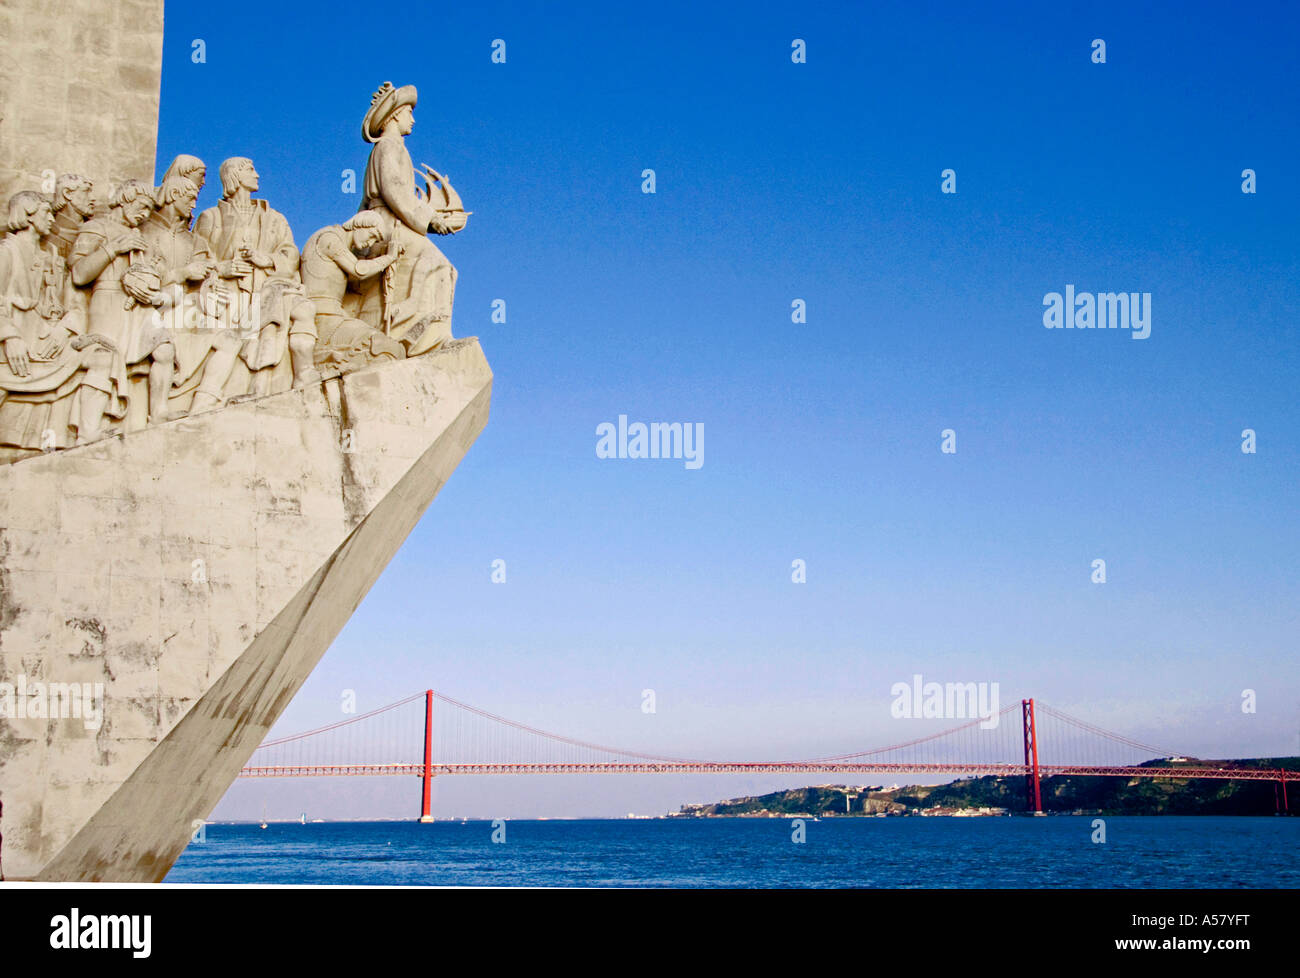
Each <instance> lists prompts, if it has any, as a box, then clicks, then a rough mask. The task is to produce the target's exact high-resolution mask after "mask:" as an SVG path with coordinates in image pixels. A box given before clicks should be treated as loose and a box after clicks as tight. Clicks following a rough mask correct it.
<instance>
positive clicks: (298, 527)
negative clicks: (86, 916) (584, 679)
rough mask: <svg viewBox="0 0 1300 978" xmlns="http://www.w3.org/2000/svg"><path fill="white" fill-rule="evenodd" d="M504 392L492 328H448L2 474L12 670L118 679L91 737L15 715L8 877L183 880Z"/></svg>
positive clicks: (4, 742) (2, 557)
mask: <svg viewBox="0 0 1300 978" xmlns="http://www.w3.org/2000/svg"><path fill="white" fill-rule="evenodd" d="M491 390H492V373H491V370H490V369H489V367H488V364H487V361H486V360H485V358H484V357H483V353H482V351H481V349H480V348H479V345H478V342H477V340H474V339H467V340H454V341H452V342H451V343H450V344H448V345H447V346H445V347H444V348H441V349H438V350H435V351H433V352H430V353H427V354H424V355H422V356H418V357H414V358H411V359H408V360H400V361H396V362H393V363H389V364H383V365H378V366H374V367H372V368H369V369H367V370H363V371H359V372H356V373H352V374H347V375H345V376H343V377H341V378H334V379H331V380H327V381H324V382H323V383H315V384H312V385H309V386H308V387H305V388H302V389H295V390H290V391H286V392H284V393H280V394H274V395H270V396H267V397H264V398H260V399H257V400H251V401H246V402H243V403H238V404H234V405H231V406H229V407H226V408H224V409H222V410H220V411H214V412H210V413H206V414H200V415H196V416H194V417H190V418H185V419H182V420H179V421H173V422H169V423H167V424H163V425H159V426H156V427H150V428H147V429H144V430H140V431H135V432H131V433H128V434H126V435H118V436H115V437H112V438H109V439H106V440H104V441H101V442H97V443H95V444H92V445H88V446H85V447H81V448H73V449H69V450H66V451H61V452H54V453H51V454H49V455H45V456H38V457H33V458H29V459H25V460H22V461H19V462H15V463H13V464H10V465H7V466H2V467H0V682H15V681H16V679H17V677H18V676H20V675H22V676H25V677H26V679H27V681H29V682H31V681H38V680H39V681H45V682H68V683H71V682H82V683H91V684H94V683H102V684H103V685H104V719H103V723H102V725H101V726H100V727H99V728H98V729H97V730H93V729H87V727H86V725H85V724H84V722H83V721H82V720H80V719H56V720H48V719H46V720H42V719H30V718H29V719H17V718H8V719H0V802H3V805H4V811H3V820H2V821H0V832H2V833H3V849H2V851H0V858H2V859H3V869H4V873H5V876H6V878H7V879H30V878H37V879H46V880H123V881H155V880H159V879H161V878H162V877H163V876H164V875H165V874H166V872H167V870H168V869H169V868H170V866H171V864H172V862H173V861H174V860H175V859H176V857H177V856H178V855H179V854H180V852H181V851H182V850H183V849H184V847H185V845H186V843H187V841H188V838H189V836H190V833H191V822H192V820H194V819H198V818H204V817H205V816H207V814H208V813H209V812H210V811H211V810H212V808H213V806H214V805H215V804H216V803H217V801H218V800H219V799H220V797H221V796H222V794H223V793H224V792H225V790H226V789H227V787H228V786H229V785H230V783H231V782H232V781H233V780H234V778H235V777H236V776H237V774H238V772H239V770H240V768H241V767H242V766H243V765H244V763H245V762H246V760H247V759H248V757H249V755H250V754H251V753H252V751H253V750H254V749H255V748H256V747H257V745H258V744H259V743H260V742H261V741H262V739H263V738H264V737H265V735H266V733H267V731H268V730H269V729H270V727H271V725H272V724H273V723H274V722H275V720H276V718H277V717H278V716H279V715H280V713H281V711H282V710H283V709H284V707H285V706H286V705H287V704H288V702H289V700H290V699H291V698H292V697H293V695H294V693H295V692H296V691H297V690H298V688H299V686H301V684H302V682H303V681H304V680H305V679H306V677H307V675H308V673H310V672H311V670H312V668H313V667H314V666H315V665H316V663H317V661H319V659H320V657H321V656H322V655H323V654H324V652H325V650H326V648H327V647H328V646H329V644H330V642H331V641H333V639H334V637H335V636H336V635H337V634H338V632H339V630H340V629H341V628H342V626H343V624H344V623H345V622H346V621H347V619H348V617H349V616H350V615H351V613H352V611H353V610H354V609H355V608H356V606H357V604H358V603H359V602H360V601H361V599H362V598H363V597H364V595H365V594H366V592H367V591H368V590H369V588H370V586H371V584H373V583H374V581H375V580H376V578H377V577H378V576H379V574H380V572H381V571H382V570H383V568H384V566H385V565H386V564H387V563H388V561H389V560H390V559H391V558H392V556H393V554H394V553H395V552H396V551H397V549H398V547H400V545H401V543H402V541H403V540H404V539H405V538H406V536H407V535H408V534H409V533H410V531H411V530H412V529H413V528H414V526H415V524H416V523H417V522H418V520H419V518H420V516H421V514H423V512H424V510H425V508H426V507H427V506H428V505H429V503H430V502H431V501H432V500H433V497H434V496H435V495H436V494H437V492H438V490H439V489H440V488H441V487H442V485H443V483H444V482H445V481H446V480H447V478H448V477H449V476H450V475H451V472H452V470H453V469H454V468H455V467H456V465H457V464H458V463H459V461H460V459H461V458H462V457H463V456H464V454H465V452H466V450H467V449H468V448H469V446H470V445H471V444H472V443H473V441H474V440H475V438H477V436H478V434H479V432H480V431H481V430H482V429H483V426H484V425H485V424H486V422H487V416H488V408H489V403H490V400H491ZM347 433H350V439H346V438H345V435H346V434H347ZM345 441H350V445H348V446H347V447H349V448H350V450H348V451H345V450H344V443H345Z"/></svg>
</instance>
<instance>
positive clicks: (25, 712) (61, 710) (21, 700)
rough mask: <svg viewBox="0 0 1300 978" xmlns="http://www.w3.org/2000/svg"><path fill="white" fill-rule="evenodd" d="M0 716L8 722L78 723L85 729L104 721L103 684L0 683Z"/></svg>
mask: <svg viewBox="0 0 1300 978" xmlns="http://www.w3.org/2000/svg"><path fill="white" fill-rule="evenodd" d="M0 717H4V718H6V719H10V720H73V719H76V720H80V721H81V722H82V724H84V725H85V728H86V729H87V730H98V729H99V728H100V726H101V725H102V724H103V722H104V684H103V683H94V684H91V683H47V682H41V681H39V680H38V681H35V682H30V683H29V682H28V681H27V677H26V676H25V675H23V674H22V673H19V674H18V681H17V682H16V683H7V682H0Z"/></svg>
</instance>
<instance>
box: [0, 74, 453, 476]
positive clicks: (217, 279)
mask: <svg viewBox="0 0 1300 978" xmlns="http://www.w3.org/2000/svg"><path fill="white" fill-rule="evenodd" d="M415 106H416V91H415V88H414V87H413V86H410V85H407V86H405V87H402V88H395V87H393V86H392V85H391V84H389V83H387V82H385V83H384V84H383V85H382V86H380V88H379V89H378V90H377V91H376V92H375V93H374V96H373V97H372V99H371V105H370V109H369V111H367V112H366V114H365V118H364V120H363V121H362V135H363V138H364V139H365V140H366V142H367V143H370V144H372V146H373V149H372V150H371V153H370V158H369V160H368V161H367V164H366V173H365V181H364V183H365V186H364V193H363V198H362V207H361V209H360V210H359V212H358V213H356V214H355V215H353V216H352V217H351V218H350V219H348V220H347V221H344V222H343V223H341V224H331V225H329V226H327V227H324V228H321V229H320V230H319V231H317V232H316V233H315V234H313V235H312V236H311V238H310V239H308V241H307V243H306V245H305V246H304V248H303V251H302V253H301V255H300V254H299V252H298V249H297V247H296V245H295V244H294V238H293V232H292V231H291V229H290V227H289V223H288V221H287V220H286V219H285V217H284V215H283V214H281V213H280V212H279V211H277V210H275V209H274V208H272V207H271V206H270V205H269V204H268V203H267V202H266V201H265V200H262V199H259V198H257V197H256V196H254V195H255V194H256V193H257V192H258V190H259V187H260V185H261V179H260V174H259V173H258V172H257V168H256V166H254V164H253V161H252V160H250V159H248V158H247V157H231V158H230V159H227V160H225V161H224V162H223V163H222V164H221V166H220V168H219V174H220V178H221V191H222V193H221V200H220V202H219V203H218V204H217V205H216V206H215V207H210V208H208V209H207V210H205V211H203V212H202V213H201V214H200V215H199V216H198V220H197V221H194V214H195V208H196V206H197V202H198V198H199V195H200V193H201V191H202V190H203V187H204V183H205V181H206V178H207V166H206V164H204V162H203V160H201V159H199V158H198V157H197V156H191V155H187V154H182V155H179V156H177V157H176V158H175V159H173V160H172V162H171V164H170V165H169V166H168V167H167V170H166V172H165V173H164V174H163V176H162V179H161V182H160V184H159V185H158V186H157V187H156V188H155V187H153V186H152V185H150V184H145V183H143V182H141V181H139V180H127V181H125V182H124V183H122V184H121V185H120V186H118V187H115V188H113V190H112V193H111V194H110V195H109V198H108V201H107V203H108V205H109V210H108V211H107V212H104V211H101V210H99V207H100V204H101V201H100V200H98V199H97V195H96V188H95V186H94V185H93V184H92V183H91V181H90V180H88V179H86V178H85V177H83V176H81V175H79V174H75V173H64V174H62V175H60V176H59V177H58V179H57V180H56V181H55V186H54V190H53V193H52V194H50V195H49V196H48V197H47V196H43V195H41V194H37V193H35V192H26V191H25V192H23V193H19V194H16V195H15V196H14V198H13V199H12V200H11V201H9V202H7V205H8V206H7V212H2V213H0V224H4V225H6V226H7V230H8V235H7V236H6V237H4V238H3V239H0V462H5V461H13V460H14V459H16V458H19V457H22V456H23V455H24V454H30V453H31V452H32V451H35V450H50V449H52V448H62V447H67V446H69V445H71V444H73V443H74V441H75V442H76V443H85V442H89V441H94V440H95V439H97V438H101V437H104V436H105V435H108V434H116V433H124V432H130V431H132V430H134V429H136V428H139V427H142V426H144V425H146V424H157V423H161V422H166V421H170V420H172V419H174V418H177V417H181V416H183V414H184V413H186V412H188V413H195V412H199V411H206V410H212V409H214V408H217V407H220V406H221V405H222V404H225V403H227V402H229V401H230V400H237V399H242V398H243V397H245V396H258V395H262V394H270V393H276V392H278V391H283V390H288V389H289V388H290V387H301V386H304V385H306V384H310V383H314V382H316V381H319V380H320V379H321V369H324V370H325V372H326V375H327V376H335V375H337V374H339V373H345V372H348V371H350V370H355V369H359V368H361V367H364V366H366V365H367V364H370V363H372V362H374V361H375V360H377V359H399V358H402V357H405V356H414V355H417V354H419V353H423V352H425V351H427V350H432V349H435V348H437V347H438V346H439V345H440V344H442V343H444V342H445V341H446V340H448V339H450V338H451V309H452V299H453V296H454V292H455V283H456V269H455V268H454V267H453V266H452V265H451V263H450V262H449V261H448V260H447V258H446V256H445V255H443V253H442V252H441V251H440V250H439V249H438V248H437V246H435V245H434V244H433V242H432V241H430V240H429V237H428V235H430V234H438V235H448V234H454V233H456V232H457V231H459V230H461V229H462V228H464V227H465V224H466V221H467V219H468V216H469V215H468V212H467V211H465V210H464V207H463V206H462V204H461V201H460V198H459V196H458V195H457V194H456V192H455V190H453V189H452V187H451V184H450V182H449V181H448V180H447V178H446V177H445V176H444V175H442V174H440V173H438V172H437V171H435V170H433V169H431V168H430V167H428V166H427V165H425V164H423V163H422V164H420V166H419V169H418V170H417V169H416V167H415V166H414V164H413V162H412V159H411V156H410V153H409V152H408V151H407V148H406V143H405V140H406V137H407V136H409V135H410V134H411V132H412V131H413V130H414V128H415ZM417 183H421V184H422V186H417ZM192 222H193V225H194V226H193V227H192V228H191V223H192Z"/></svg>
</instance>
